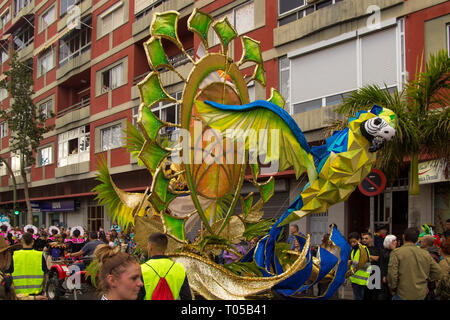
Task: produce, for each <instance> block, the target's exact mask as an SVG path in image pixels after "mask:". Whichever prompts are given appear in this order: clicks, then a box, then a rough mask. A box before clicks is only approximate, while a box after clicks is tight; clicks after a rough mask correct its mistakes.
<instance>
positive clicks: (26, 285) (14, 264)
mask: <svg viewBox="0 0 450 320" xmlns="http://www.w3.org/2000/svg"><path fill="white" fill-rule="evenodd" d="M33 244H34V239H33V235H32V234H31V233H28V232H26V233H24V234H23V236H22V247H23V248H22V250H17V251H14V254H13V258H12V261H11V265H10V268H9V269H8V270H7V271H6V272H7V273H11V275H12V276H13V283H14V288H15V291H16V293H17V294H21V293H23V294H30V295H38V294H40V293H41V292H42V289H43V287H44V282H45V274H46V273H48V269H47V263H46V261H45V257H44V255H43V254H42V252H41V251H37V250H33Z"/></svg>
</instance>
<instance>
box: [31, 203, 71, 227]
mask: <svg viewBox="0 0 450 320" xmlns="http://www.w3.org/2000/svg"><path fill="white" fill-rule="evenodd" d="M31 207H32V209H33V224H34V225H35V226H45V227H49V226H63V227H67V225H68V223H67V222H68V221H67V220H68V215H71V214H77V211H78V209H77V206H76V201H75V200H74V199H63V200H54V201H40V202H32V203H31Z"/></svg>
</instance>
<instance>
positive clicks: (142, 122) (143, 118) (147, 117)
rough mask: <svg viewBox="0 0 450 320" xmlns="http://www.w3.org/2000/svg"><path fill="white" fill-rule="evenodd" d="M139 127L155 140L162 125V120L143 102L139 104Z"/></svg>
mask: <svg viewBox="0 0 450 320" xmlns="http://www.w3.org/2000/svg"><path fill="white" fill-rule="evenodd" d="M137 123H138V125H139V127H140V128H141V130H142V132H145V133H146V134H147V137H148V138H149V139H150V140H152V141H154V140H155V139H156V135H157V133H158V130H159V128H161V126H162V122H161V121H160V120H159V119H158V117H156V116H155V114H154V113H153V112H151V110H150V108H147V107H146V106H145V105H144V104H143V103H141V104H140V106H139V113H138V121H137Z"/></svg>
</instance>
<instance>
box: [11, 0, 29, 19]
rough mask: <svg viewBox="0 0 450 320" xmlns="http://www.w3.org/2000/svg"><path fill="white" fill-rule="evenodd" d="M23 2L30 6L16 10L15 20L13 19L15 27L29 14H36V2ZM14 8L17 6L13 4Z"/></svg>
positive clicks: (26, 0) (25, 0)
mask: <svg viewBox="0 0 450 320" xmlns="http://www.w3.org/2000/svg"><path fill="white" fill-rule="evenodd" d="M23 2H27V3H28V4H27V5H26V6H25V7H23V8H20V9H19V10H17V8H14V11H13V19H12V22H11V25H13V24H15V23H16V22H17V21H19V20H20V18H22V17H24V16H27V15H29V14H32V13H33V12H34V7H35V5H34V0H31V1H29V0H24V1H23ZM12 6H13V7H15V4H14V3H13V4H12Z"/></svg>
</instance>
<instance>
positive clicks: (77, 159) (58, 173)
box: [55, 150, 90, 178]
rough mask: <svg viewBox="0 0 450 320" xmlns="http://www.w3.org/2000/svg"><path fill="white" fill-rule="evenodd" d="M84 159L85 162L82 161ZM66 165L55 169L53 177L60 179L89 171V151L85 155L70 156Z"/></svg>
mask: <svg viewBox="0 0 450 320" xmlns="http://www.w3.org/2000/svg"><path fill="white" fill-rule="evenodd" d="M83 158H86V159H87V161H83V160H85V159H83ZM67 162H68V164H67V165H65V166H63V167H59V166H58V167H57V168H56V169H55V177H56V178H62V177H65V176H70V175H75V174H82V173H88V172H89V170H90V165H89V150H88V151H87V152H86V153H80V154H76V155H71V156H69V157H68V158H67ZM69 163H70V164H69Z"/></svg>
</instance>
